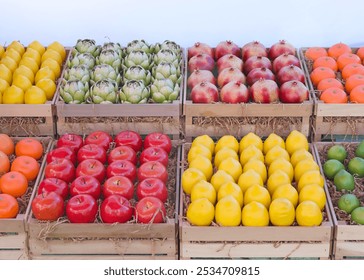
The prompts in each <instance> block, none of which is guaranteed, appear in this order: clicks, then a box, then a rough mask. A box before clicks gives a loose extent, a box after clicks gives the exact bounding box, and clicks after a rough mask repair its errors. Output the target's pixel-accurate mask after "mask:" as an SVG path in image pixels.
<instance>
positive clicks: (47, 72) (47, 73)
mask: <svg viewBox="0 0 364 280" xmlns="http://www.w3.org/2000/svg"><path fill="white" fill-rule="evenodd" d="M41 79H51V80H52V81H55V80H56V76H55V75H54V73H53V71H52V70H51V68H49V67H48V66H47V67H44V68H40V69H39V71H38V72H37V74H35V77H34V81H35V83H38V81H39V80H41Z"/></svg>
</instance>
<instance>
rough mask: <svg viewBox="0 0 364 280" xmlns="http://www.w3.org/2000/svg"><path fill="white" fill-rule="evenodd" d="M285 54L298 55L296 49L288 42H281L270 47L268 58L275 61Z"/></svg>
mask: <svg viewBox="0 0 364 280" xmlns="http://www.w3.org/2000/svg"><path fill="white" fill-rule="evenodd" d="M285 53H288V54H292V55H296V49H295V47H294V46H293V45H291V44H290V43H288V42H287V41H285V40H280V41H279V42H278V43H275V44H273V45H272V46H271V47H270V49H269V52H268V57H269V58H270V59H271V60H272V61H273V60H274V59H276V58H277V57H278V56H280V55H281V54H285Z"/></svg>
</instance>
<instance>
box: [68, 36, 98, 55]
mask: <svg viewBox="0 0 364 280" xmlns="http://www.w3.org/2000/svg"><path fill="white" fill-rule="evenodd" d="M100 51H101V46H99V45H96V42H95V40H91V39H83V40H82V39H79V40H77V43H76V45H75V47H74V49H73V50H72V54H73V55H75V54H76V53H89V54H91V55H92V56H93V57H96V56H98V55H99V54H100Z"/></svg>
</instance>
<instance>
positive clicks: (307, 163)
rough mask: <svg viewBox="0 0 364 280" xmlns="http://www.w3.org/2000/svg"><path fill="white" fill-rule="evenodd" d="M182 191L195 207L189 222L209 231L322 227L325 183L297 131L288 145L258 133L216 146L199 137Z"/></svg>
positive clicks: (189, 210) (189, 213) (224, 140)
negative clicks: (216, 226)
mask: <svg viewBox="0 0 364 280" xmlns="http://www.w3.org/2000/svg"><path fill="white" fill-rule="evenodd" d="M187 161H188V164H189V166H188V168H187V169H186V170H185V171H184V172H183V174H182V182H181V183H182V188H183V191H184V192H185V194H187V195H189V196H190V198H191V202H190V204H189V205H188V208H187V219H188V221H189V222H190V223H191V224H193V225H197V226H208V225H210V224H211V223H212V222H213V221H215V222H216V223H217V224H219V225H220V226H239V225H243V226H268V225H274V226H291V225H293V224H294V222H297V224H298V225H300V226H319V225H320V224H321V223H322V220H323V216H322V210H323V208H324V207H325V204H326V194H325V191H324V188H323V186H324V179H323V176H322V175H321V173H320V171H319V166H318V165H317V163H316V162H315V160H314V159H313V156H312V154H311V153H310V152H309V144H308V140H307V138H306V137H305V136H304V135H303V134H302V133H300V132H298V131H296V130H294V131H292V132H291V133H290V134H289V135H288V137H287V138H286V139H285V140H284V139H283V138H282V137H280V136H278V135H276V134H274V133H272V134H270V135H269V136H268V137H267V139H266V140H265V141H264V142H263V141H262V139H261V138H260V137H259V136H257V135H255V134H254V133H249V134H247V135H246V136H244V137H243V138H242V139H241V140H240V142H239V141H238V140H237V139H236V138H235V137H234V136H232V135H225V136H223V137H221V138H220V139H219V140H218V141H217V143H216V144H215V143H214V141H213V140H212V138H211V137H209V136H208V135H201V136H198V137H196V138H195V139H194V140H193V142H192V144H191V147H190V149H189V151H188V155H187Z"/></svg>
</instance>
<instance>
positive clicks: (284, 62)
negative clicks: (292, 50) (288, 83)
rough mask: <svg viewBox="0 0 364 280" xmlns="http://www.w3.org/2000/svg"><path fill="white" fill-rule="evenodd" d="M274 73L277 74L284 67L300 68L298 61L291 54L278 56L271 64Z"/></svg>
mask: <svg viewBox="0 0 364 280" xmlns="http://www.w3.org/2000/svg"><path fill="white" fill-rule="evenodd" d="M272 65H273V71H274V73H278V72H279V70H280V69H281V68H283V67H284V66H289V65H295V66H297V67H299V68H301V65H300V61H299V59H298V58H297V57H295V56H294V55H292V54H288V53H284V54H281V55H280V56H278V57H277V58H276V59H275V60H274V61H273V63H272Z"/></svg>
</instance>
